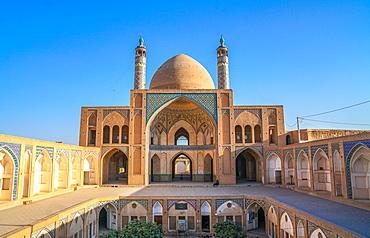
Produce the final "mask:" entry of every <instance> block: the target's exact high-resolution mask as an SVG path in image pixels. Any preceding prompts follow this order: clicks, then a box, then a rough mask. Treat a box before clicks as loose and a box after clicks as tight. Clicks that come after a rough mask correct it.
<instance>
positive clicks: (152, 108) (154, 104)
mask: <svg viewBox="0 0 370 238" xmlns="http://www.w3.org/2000/svg"><path fill="white" fill-rule="evenodd" d="M177 97H186V98H189V99H191V100H193V101H195V102H197V103H199V105H201V106H202V107H204V108H205V109H206V110H207V111H208V112H209V113H210V114H211V115H212V117H213V119H214V120H215V121H216V122H217V97H216V94H215V93H148V94H147V96H146V122H148V121H149V119H150V118H151V117H152V116H153V114H154V113H155V112H156V111H157V110H158V109H159V108H160V107H161V106H162V105H163V104H165V103H167V102H168V101H171V100H173V99H175V98H177Z"/></svg>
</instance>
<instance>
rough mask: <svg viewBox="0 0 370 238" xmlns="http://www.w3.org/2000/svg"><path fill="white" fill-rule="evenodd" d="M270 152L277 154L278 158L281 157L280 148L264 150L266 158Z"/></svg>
mask: <svg viewBox="0 0 370 238" xmlns="http://www.w3.org/2000/svg"><path fill="white" fill-rule="evenodd" d="M271 154H277V155H278V156H279V158H280V159H282V156H281V151H280V150H265V159H267V158H268V157H269V156H270V155H271Z"/></svg>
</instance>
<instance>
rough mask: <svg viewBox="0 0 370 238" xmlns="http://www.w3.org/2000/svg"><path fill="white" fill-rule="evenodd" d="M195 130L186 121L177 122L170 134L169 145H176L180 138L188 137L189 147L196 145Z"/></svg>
mask: <svg viewBox="0 0 370 238" xmlns="http://www.w3.org/2000/svg"><path fill="white" fill-rule="evenodd" d="M195 135H196V133H195V130H194V128H193V127H192V126H191V125H190V124H189V123H188V122H187V121H185V120H180V121H177V122H176V123H175V124H174V125H173V126H172V127H171V128H170V129H169V132H168V145H176V142H177V139H178V138H179V137H180V136H185V138H186V137H187V140H188V145H196V136H195Z"/></svg>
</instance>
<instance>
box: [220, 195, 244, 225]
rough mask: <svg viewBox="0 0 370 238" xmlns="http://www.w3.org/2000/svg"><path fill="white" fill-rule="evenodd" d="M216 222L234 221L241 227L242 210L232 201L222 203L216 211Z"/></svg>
mask: <svg viewBox="0 0 370 238" xmlns="http://www.w3.org/2000/svg"><path fill="white" fill-rule="evenodd" d="M216 214H217V222H223V221H226V220H230V221H234V222H235V224H236V225H239V226H243V214H244V213H243V209H242V208H241V207H240V206H239V205H238V204H237V203H235V202H234V201H227V202H224V203H223V204H222V205H221V206H220V207H219V208H217V211H216Z"/></svg>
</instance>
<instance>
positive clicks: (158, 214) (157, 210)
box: [153, 201, 163, 225]
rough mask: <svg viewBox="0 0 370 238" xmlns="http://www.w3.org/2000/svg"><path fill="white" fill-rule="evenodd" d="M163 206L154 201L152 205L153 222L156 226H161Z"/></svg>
mask: <svg viewBox="0 0 370 238" xmlns="http://www.w3.org/2000/svg"><path fill="white" fill-rule="evenodd" d="M162 216H163V206H162V204H161V203H160V202H158V201H156V202H155V203H154V205H153V222H155V223H156V224H157V225H162Z"/></svg>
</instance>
